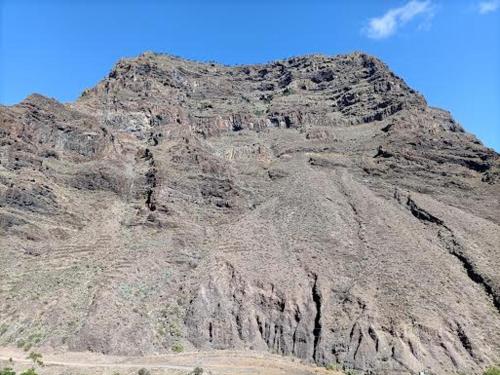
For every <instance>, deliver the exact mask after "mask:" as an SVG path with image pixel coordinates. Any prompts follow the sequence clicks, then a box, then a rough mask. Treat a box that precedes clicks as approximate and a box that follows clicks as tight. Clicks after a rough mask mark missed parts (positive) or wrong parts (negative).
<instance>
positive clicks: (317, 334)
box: [312, 275, 321, 361]
mask: <svg viewBox="0 0 500 375" xmlns="http://www.w3.org/2000/svg"><path fill="white" fill-rule="evenodd" d="M312 299H313V302H314V306H315V307H316V315H315V317H314V329H313V336H314V349H313V359H314V360H315V361H317V360H318V359H317V352H318V344H319V342H320V338H321V294H320V293H319V291H318V276H317V275H314V284H313V287H312Z"/></svg>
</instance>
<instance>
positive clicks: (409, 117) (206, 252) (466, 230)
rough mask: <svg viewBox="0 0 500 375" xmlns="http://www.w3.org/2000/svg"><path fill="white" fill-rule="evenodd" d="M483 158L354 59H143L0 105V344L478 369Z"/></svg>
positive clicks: (487, 319)
mask: <svg viewBox="0 0 500 375" xmlns="http://www.w3.org/2000/svg"><path fill="white" fill-rule="evenodd" d="M499 176H500V159H499V155H498V154H497V153H495V152H494V151H493V150H491V149H488V148H486V147H484V146H483V145H482V144H481V143H480V142H479V141H478V140H477V139H476V138H475V137H474V136H472V135H470V134H467V133H466V132H465V131H464V130H463V129H462V127H461V126H460V125H459V124H457V123H456V122H455V121H454V120H453V119H452V117H451V116H450V114H449V113H448V112H445V111H443V110H440V109H436V108H430V107H428V106H427V104H426V102H425V100H424V98H423V97H422V96H421V95H419V94H418V93H417V92H415V91H413V90H412V89H411V88H409V87H408V86H407V85H406V84H405V83H404V82H403V81H402V80H401V79H400V78H398V77H396V76H395V75H394V74H393V73H391V72H390V70H389V69H388V68H387V66H386V65H384V64H383V63H382V62H381V61H379V60H377V59H376V58H373V57H370V56H367V55H365V54H360V53H355V54H351V55H345V56H336V57H325V56H306V57H297V58H291V59H288V60H284V61H278V62H274V63H269V64H264V65H253V66H237V67H227V66H222V65H218V64H207V63H197V62H191V61H186V60H182V59H179V58H174V57H170V56H165V55H157V54H152V53H147V54H144V55H141V56H139V57H137V58H133V59H126V60H122V61H120V62H119V63H118V64H117V65H116V66H115V67H114V69H113V70H112V71H111V73H110V74H109V76H108V77H107V78H105V79H104V80H103V81H102V82H100V83H99V84H98V85H97V86H96V87H95V88H92V89H89V90H86V91H85V92H84V93H83V94H82V96H81V97H80V98H79V99H78V100H77V101H76V102H75V103H71V104H61V103H58V102H56V101H55V100H52V99H48V98H45V97H43V96H40V95H32V96H30V97H28V98H27V99H26V100H24V101H23V102H21V103H20V104H18V105H14V106H11V107H0V233H1V237H0V261H1V262H0V263H1V269H2V275H1V279H0V344H3V345H6V344H17V345H19V346H25V347H29V346H31V345H34V346H39V347H42V348H43V347H49V346H52V347H56V348H63V349H68V350H91V351H97V352H103V353H114V354H145V353H155V352H168V351H171V350H174V351H179V350H181V349H182V348H184V349H186V350H194V349H223V348H240V349H245V348H246V349H249V350H269V351H273V352H277V353H282V354H286V355H294V356H297V357H299V358H302V359H305V360H308V361H315V362H317V363H318V364H327V363H332V362H338V363H340V364H342V365H343V366H345V367H346V368H353V369H357V370H359V371H363V372H365V373H375V374H399V373H401V374H407V373H417V372H419V371H426V373H435V374H445V373H457V372H465V373H470V374H475V373H480V372H481V370H482V369H483V368H484V367H486V366H488V365H489V364H491V363H495V362H498V361H500V273H499V270H500V246H499V244H500V206H499V205H500V203H499V199H498V198H499V196H500V184H499Z"/></svg>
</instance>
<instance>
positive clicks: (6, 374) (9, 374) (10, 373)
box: [0, 367, 16, 375]
mask: <svg viewBox="0 0 500 375" xmlns="http://www.w3.org/2000/svg"><path fill="white" fill-rule="evenodd" d="M0 375H16V372H15V371H14V370H12V369H11V368H10V367H5V368H4V369H3V370H0Z"/></svg>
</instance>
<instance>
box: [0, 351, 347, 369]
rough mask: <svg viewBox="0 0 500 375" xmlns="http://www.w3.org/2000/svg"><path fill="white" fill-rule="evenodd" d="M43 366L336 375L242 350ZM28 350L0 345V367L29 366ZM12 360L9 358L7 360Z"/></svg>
mask: <svg viewBox="0 0 500 375" xmlns="http://www.w3.org/2000/svg"><path fill="white" fill-rule="evenodd" d="M37 352H41V353H42V354H43V362H44V364H45V367H43V368H39V369H38V370H37V371H38V373H39V374H41V375H55V374H62V373H64V374H92V375H98V374H102V375H108V374H115V373H120V374H137V371H138V369H140V368H146V369H148V370H149V371H150V372H151V374H152V375H156V374H168V375H170V374H172V375H174V374H176V375H177V374H179V375H181V374H189V373H190V372H191V371H193V369H194V368H195V367H201V368H203V369H204V370H205V372H204V373H207V374H214V375H239V374H241V375H243V374H245V375H260V374H262V375H264V374H265V375H285V374H286V375H321V374H329V375H338V374H340V373H338V372H335V371H327V370H326V369H324V368H320V367H314V366H310V365H307V364H303V363H301V362H300V361H299V360H296V359H293V358H287V357H281V356H277V355H272V354H269V353H259V352H243V351H213V352H188V353H181V354H165V355H158V356H150V357H120V356H108V355H101V354H96V353H88V352H82V353H75V352H61V353H56V352H52V353H50V352H43V351H40V350H37ZM27 355H28V353H26V352H24V351H23V350H21V349H17V348H12V347H1V348H0V368H1V367H7V366H8V367H13V368H14V369H15V370H17V371H22V370H24V369H26V368H28V367H30V366H31V361H30V360H29V359H27V358H26V357H27ZM10 359H12V361H10Z"/></svg>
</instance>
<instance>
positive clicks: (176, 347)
mask: <svg viewBox="0 0 500 375" xmlns="http://www.w3.org/2000/svg"><path fill="white" fill-rule="evenodd" d="M172 351H173V352H175V353H182V352H183V351H184V347H183V346H182V344H181V343H179V342H176V343H175V344H174V345H172Z"/></svg>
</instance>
